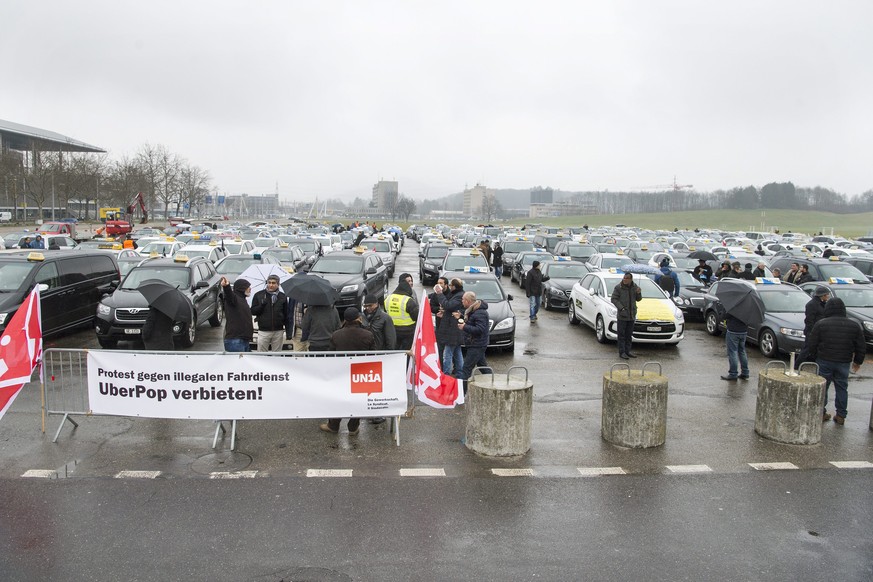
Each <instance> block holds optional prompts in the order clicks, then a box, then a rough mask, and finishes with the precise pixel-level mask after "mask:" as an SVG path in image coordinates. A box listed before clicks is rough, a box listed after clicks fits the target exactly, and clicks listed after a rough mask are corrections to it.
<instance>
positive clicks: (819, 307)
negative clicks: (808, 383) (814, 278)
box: [794, 285, 831, 370]
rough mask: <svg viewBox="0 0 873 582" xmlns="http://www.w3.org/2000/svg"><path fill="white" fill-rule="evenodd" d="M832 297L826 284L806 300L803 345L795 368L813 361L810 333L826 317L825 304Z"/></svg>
mask: <svg viewBox="0 0 873 582" xmlns="http://www.w3.org/2000/svg"><path fill="white" fill-rule="evenodd" d="M830 298H831V291H830V289H828V288H827V287H825V286H824V285H819V286H818V287H816V289H815V293H813V295H812V298H811V299H810V300H809V301H807V302H806V307H805V308H804V313H805V316H804V318H803V338H804V339H803V347H802V348H801V349H800V354H798V356H797V359H796V360H794V369H795V370H796V369H798V368H799V367H800V364H802V363H803V362H812V361H814V360H811V359H810V357H809V335H810V334H811V333H812V328H813V327H815V324H816V323H818V322H819V320H821V319H822V318H824V311H825V305H826V304H827V302H828V299H830Z"/></svg>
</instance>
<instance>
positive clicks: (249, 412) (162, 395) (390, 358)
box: [88, 351, 406, 420]
mask: <svg viewBox="0 0 873 582" xmlns="http://www.w3.org/2000/svg"><path fill="white" fill-rule="evenodd" d="M405 371H406V355H405V354H403V353H396V354H381V355H370V356H338V357H300V358H295V357H265V356H256V355H253V354H246V353H243V354H239V353H235V354H194V353H192V354H156V353H148V352H142V353H119V352H110V351H89V352H88V397H89V400H90V409H91V412H92V413H93V414H112V415H119V416H141V417H147V418H187V419H202V420H217V419H283V418H346V417H367V416H397V415H400V414H403V413H404V412H406V381H405Z"/></svg>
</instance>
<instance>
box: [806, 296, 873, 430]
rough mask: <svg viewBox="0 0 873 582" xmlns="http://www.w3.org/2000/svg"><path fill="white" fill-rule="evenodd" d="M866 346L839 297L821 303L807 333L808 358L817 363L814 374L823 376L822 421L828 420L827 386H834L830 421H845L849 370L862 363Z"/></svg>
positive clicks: (839, 422) (861, 334)
mask: <svg viewBox="0 0 873 582" xmlns="http://www.w3.org/2000/svg"><path fill="white" fill-rule="evenodd" d="M866 354H867V346H866V344H865V343H864V330H863V329H861V325H860V324H858V322H856V321H853V320H851V319H849V318H848V317H846V305H845V304H844V303H843V300H842V299H840V298H839V297H834V298H833V299H830V300H829V301H828V302H827V303H826V304H825V309H824V317H823V318H822V319H820V320H819V321H818V322H817V323H816V324H815V325H814V326H813V327H812V332H811V333H810V334H809V357H810V358H812V359H814V360H815V362H816V363H817V364H818V374H819V376H822V377H823V378H824V379H825V397H824V402H825V408H824V410H822V422H824V421H827V420H830V418H831V415H830V414H828V411H827V402H828V388H829V387H830V385H831V383H833V385H834V392H835V394H834V404H835V407H836V414H835V415H834V422H835V423H837V424H839V425H842V424H845V422H846V412H847V410H846V409H847V407H848V404H849V391H848V389H849V370H851V371H852V372H855V373H857V372H858V370H859V369H860V368H861V364H863V363H864V356H865V355H866Z"/></svg>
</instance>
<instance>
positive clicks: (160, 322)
mask: <svg viewBox="0 0 873 582" xmlns="http://www.w3.org/2000/svg"><path fill="white" fill-rule="evenodd" d="M189 325H194V324H193V323H191V324H189ZM142 343H143V344H144V345H145V349H147V350H157V351H172V350H174V349H175V345H174V344H173V318H172V317H170V316H169V315H167V314H165V313H164V312H162V311H158V310H157V309H155V308H154V307H152V308H150V309H149V314H148V315H147V316H146V320H145V324H144V325H143V326H142Z"/></svg>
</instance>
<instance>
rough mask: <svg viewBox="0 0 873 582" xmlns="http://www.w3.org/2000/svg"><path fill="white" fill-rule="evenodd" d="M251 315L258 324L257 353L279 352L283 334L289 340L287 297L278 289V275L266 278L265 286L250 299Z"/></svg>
mask: <svg viewBox="0 0 873 582" xmlns="http://www.w3.org/2000/svg"><path fill="white" fill-rule="evenodd" d="M252 315H254V316H255V320H256V321H257V322H258V351H259V352H270V351H273V352H281V351H282V344H283V343H284V339H285V334H286V332H287V333H288V339H291V333H290V332H291V329H292V327H293V324H292V321H291V310H290V309H289V307H288V297H287V296H286V295H285V294H284V293H282V291H281V290H280V289H279V277H278V275H270V276H268V277H267V286H266V287H265V288H264V289H261V290H260V291H258V292H257V293H255V296H254V297H252Z"/></svg>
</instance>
